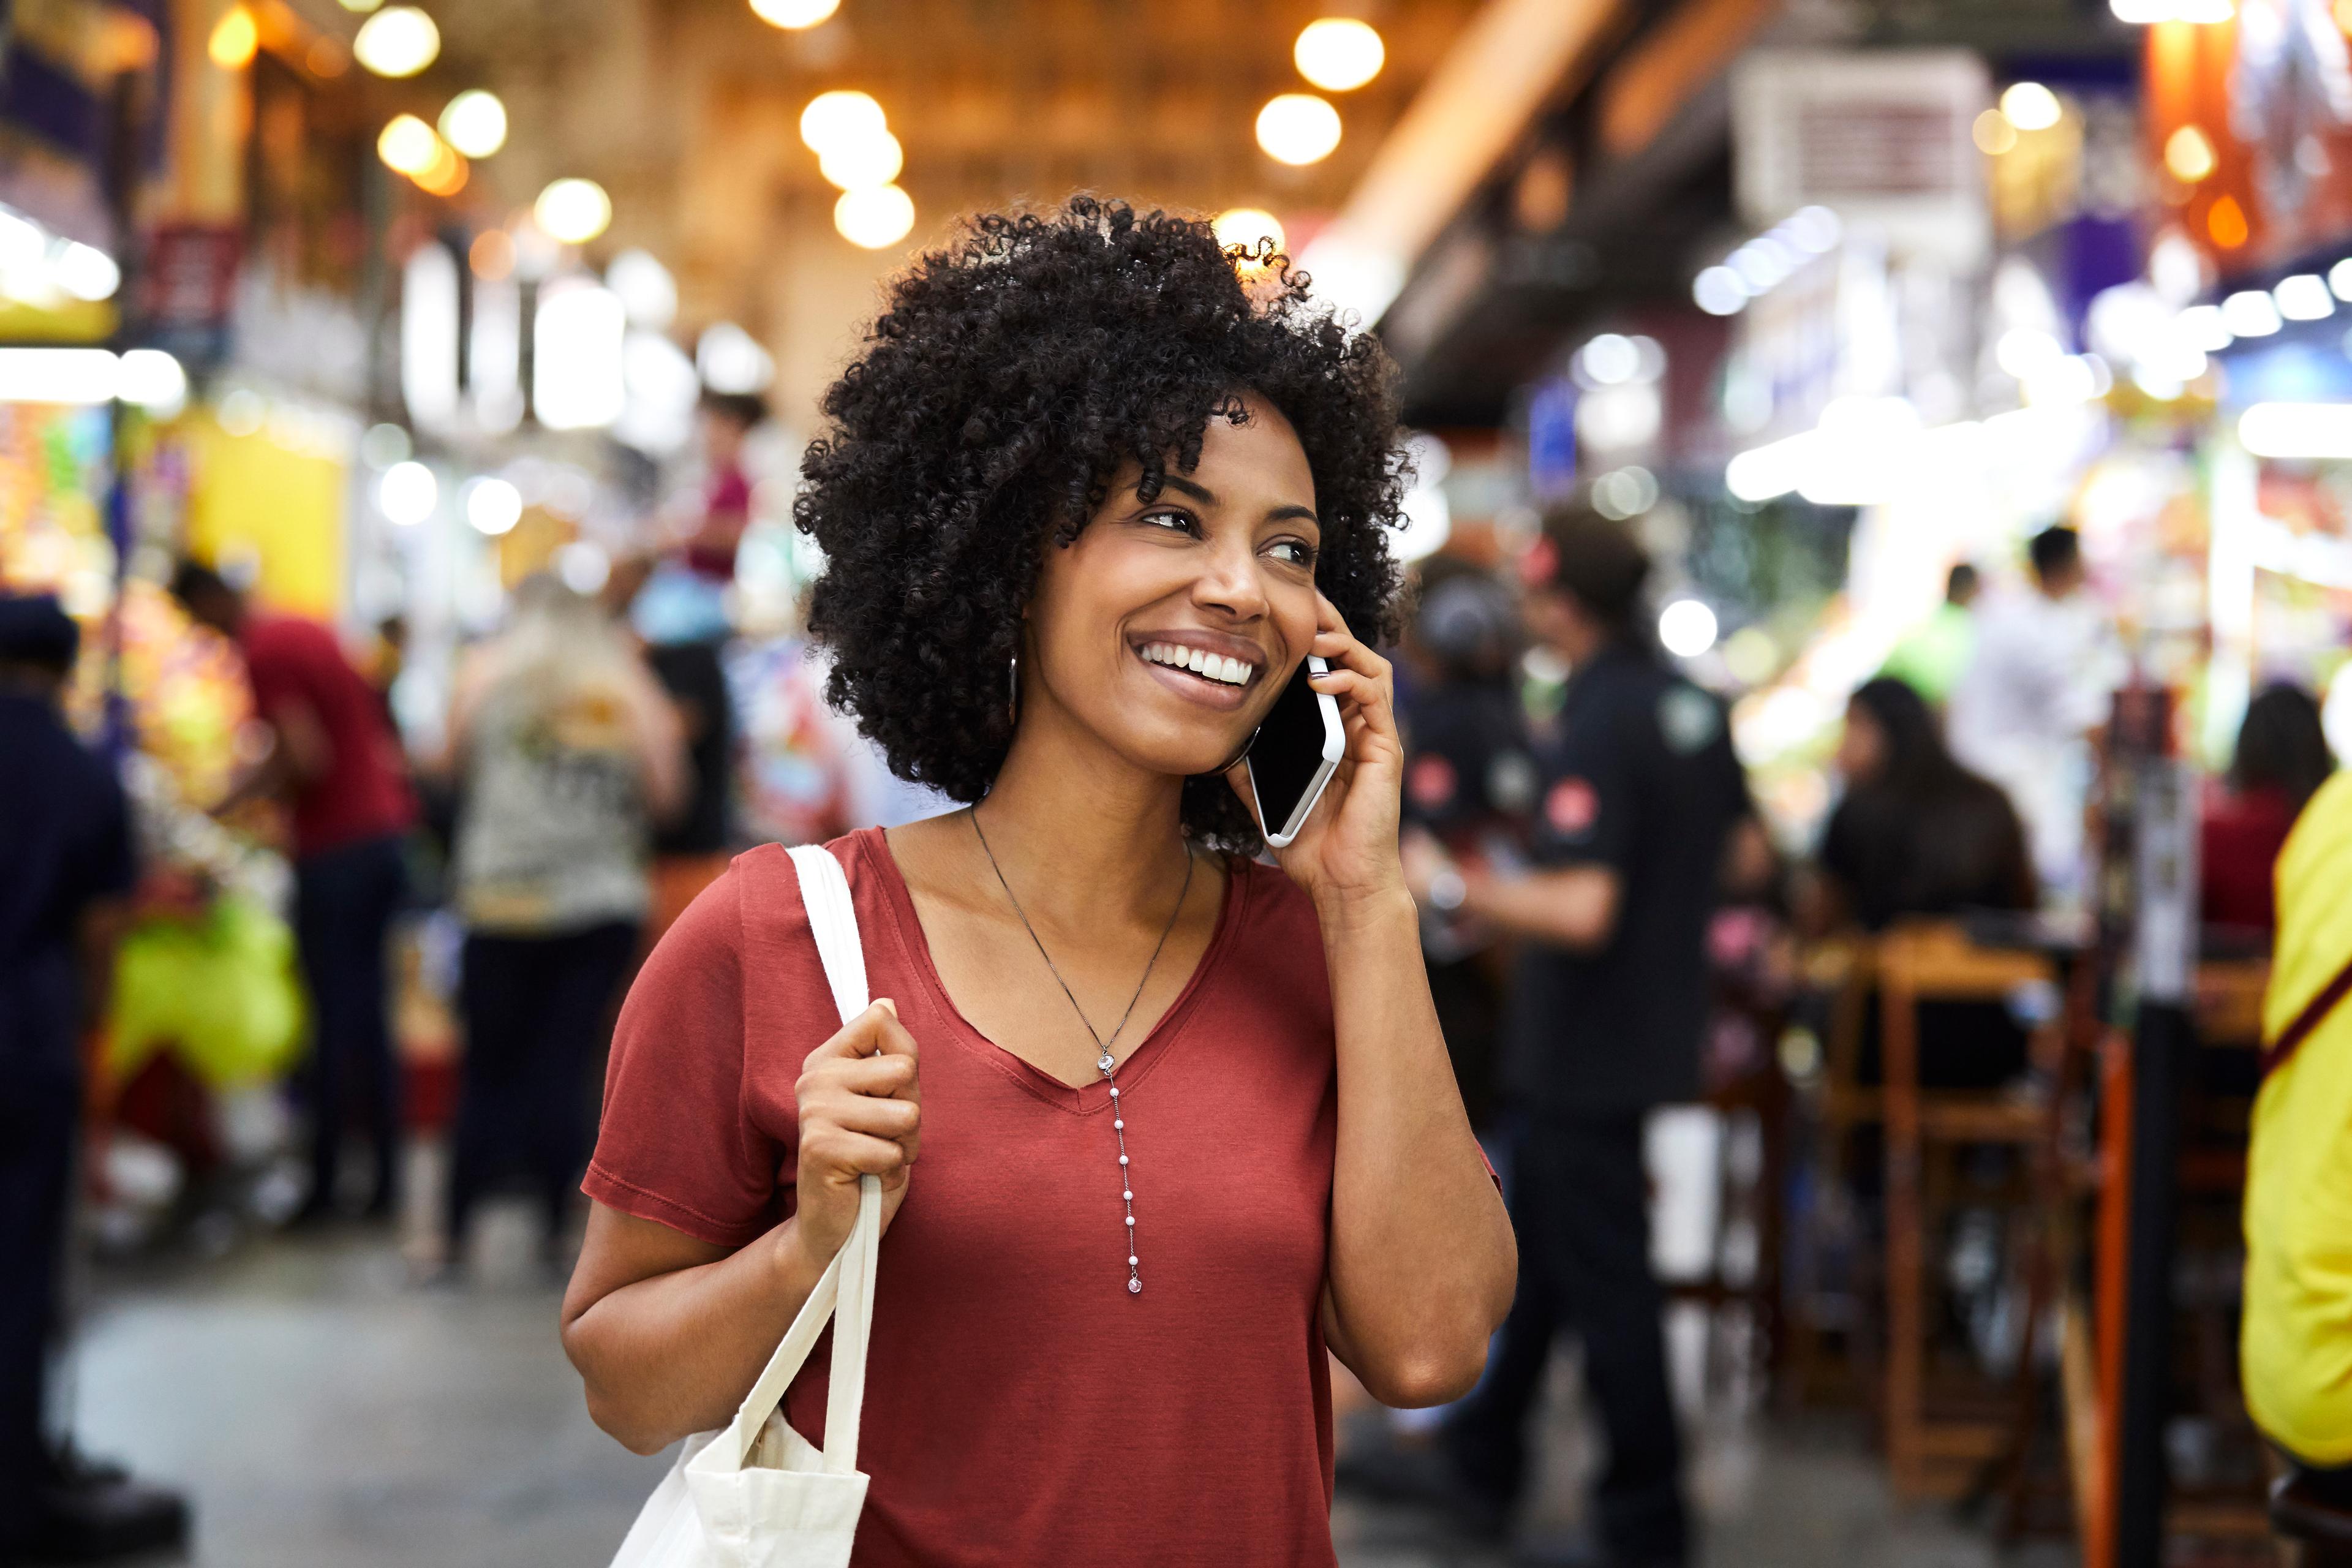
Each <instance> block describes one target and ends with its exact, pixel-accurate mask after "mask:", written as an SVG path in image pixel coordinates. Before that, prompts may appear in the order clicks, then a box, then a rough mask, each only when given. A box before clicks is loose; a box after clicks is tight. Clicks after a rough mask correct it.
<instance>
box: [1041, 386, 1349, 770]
mask: <svg viewBox="0 0 2352 1568" xmlns="http://www.w3.org/2000/svg"><path fill="white" fill-rule="evenodd" d="M1241 402H1242V405H1243V407H1244V409H1245V411H1246V419H1245V420H1244V423H1241V424H1238V425H1236V424H1234V423H1233V422H1231V421H1230V420H1228V419H1226V418H1223V417H1222V416H1216V417H1212V418H1211V419H1210V421H1209V425H1208V429H1207V432H1206V434H1205V435H1204V436H1203V437H1202V442H1201V460H1200V462H1199V464H1198V465H1197V466H1195V467H1194V468H1192V470H1191V471H1190V472H1186V473H1179V472H1176V471H1173V470H1172V469H1171V471H1170V472H1169V473H1168V474H1167V475H1166V477H1165V478H1164V479H1162V480H1161V482H1160V493H1159V495H1157V496H1156V497H1154V498H1153V499H1152V500H1148V501H1147V500H1143V499H1141V498H1140V497H1139V495H1138V494H1137V493H1136V486H1137V483H1138V481H1139V479H1140V478H1141V468H1140V465H1139V464H1135V463H1131V462H1130V463H1129V464H1128V465H1126V466H1125V467H1124V468H1121V470H1120V471H1119V472H1118V473H1116V474H1114V475H1112V477H1111V480H1110V486H1109V490H1108V498H1107V499H1106V500H1105V501H1104V502H1103V504H1102V506H1101V507H1100V508H1099V509H1098V510H1097V511H1096V512H1095V514H1094V516H1093V517H1092V518H1091V519H1090V520H1089V521H1088V522H1087V526H1086V528H1085V529H1084V530H1083V531H1081V532H1080V533H1079V534H1078V537H1077V540H1076V542H1074V543H1072V544H1070V545H1068V546H1066V547H1062V548H1053V549H1049V550H1048V551H1047V552H1046V554H1045V563H1044V566H1043V569H1042V570H1041V571H1040V573H1039V575H1038V580H1037V591H1036V593H1035V595H1034V597H1033V598H1032V599H1031V601H1030V605H1029V609H1028V614H1027V618H1026V624H1025V626H1024V636H1023V638H1022V660H1021V664H1022V668H1021V701H1022V706H1023V716H1022V717H1023V723H1024V726H1025V725H1026V724H1027V723H1029V722H1031V721H1033V717H1037V718H1043V717H1045V716H1047V715H1053V716H1056V717H1058V716H1059V715H1065V714H1066V715H1067V717H1068V718H1069V719H1070V720H1071V721H1075V722H1076V725H1077V726H1079V727H1080V728H1082V729H1084V730H1086V731H1089V732H1091V733H1092V734H1093V735H1094V736H1096V737H1097V738H1098V739H1099V740H1101V741H1102V742H1106V743H1107V744H1108V746H1109V747H1110V748H1111V750H1113V751H1114V752H1117V753H1118V754H1119V755H1120V756H1121V757H1124V758H1126V759H1127V760H1129V762H1131V763H1135V764H1137V765H1138V766H1140V767H1142V768H1145V769H1147V770H1149V771H1150V772H1153V773H1162V774H1179V775H1189V774H1193V773H1208V772H1210V771H1211V770H1213V769H1214V768H1215V767H1217V766H1218V765H1219V764H1221V763H1224V762H1226V761H1228V760H1230V759H1231V758H1232V757H1233V755H1234V752H1238V751H1239V750H1240V749H1241V747H1242V744H1243V742H1244V741H1246V740H1247V739H1248V738H1249V735H1250V732H1251V731H1253V730H1255V728H1256V727H1257V724H1258V721H1260V720H1261V719H1263V718H1264V717H1265V713H1266V710H1268V709H1270V708H1271V707H1273V705H1274V700H1275V698H1276V695H1277V694H1278V693H1279V692H1280V690H1281V689H1282V683H1283V682H1284V681H1285V680H1287V679H1289V677H1290V675H1291V672H1292V671H1293V670H1295V669H1296V668H1297V666H1298V662H1299V660H1300V659H1301V658H1305V657H1306V653H1307V646H1308V644H1310V643H1311V642H1312V641H1313V640H1314V637H1315V628H1316V612H1317V602H1316V601H1317V595H1316V591H1315V556H1316V552H1317V550H1318V547H1319V546H1320V544H1321V542H1322V530H1321V528H1320V527H1319V526H1318V522H1317V521H1316V514H1315V478H1314V474H1313V472H1312V471H1311V470H1310V469H1309V468H1308V467H1307V453H1306V449H1305V448H1304V447H1301V446H1300V445H1299V441H1298V436H1297V432H1296V431H1295V430H1293V429H1292V428H1291V425H1290V421H1289V420H1287V419H1286V418H1284V417H1283V416H1282V415H1281V413H1280V412H1279V411H1278V410H1276V408H1274V407H1273V406H1272V405H1269V404H1267V403H1265V402H1264V401H1263V400H1261V399H1258V398H1255V397H1246V396H1245V397H1244V398H1242V399H1241ZM1039 703H1043V704H1045V713H1044V714H1038V715H1033V713H1032V711H1031V710H1032V705H1034V704H1039Z"/></svg>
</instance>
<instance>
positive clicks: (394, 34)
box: [352, 5, 441, 77]
mask: <svg viewBox="0 0 2352 1568" xmlns="http://www.w3.org/2000/svg"><path fill="white" fill-rule="evenodd" d="M352 54H354V55H356V56H357V57H359V62H360V64H362V65H363V66H365V67H366V68H368V69H370V70H372V71H373V72H374V73H375V74H376V75H378V76H389V77H404V76H415V74H416V73H417V72H418V71H421V70H423V69H424V68H425V67H426V66H429V65H431V64H432V63H433V62H434V61H435V60H436V59H438V58H440V56H441V29H440V28H438V27H436V26H434V25H433V18H432V17H430V16H426V15H425V13H424V12H422V11H420V10H418V9H417V8H416V7H415V6H414V5H386V6H385V7H384V8H383V10H381V11H378V12H377V13H376V14H375V15H374V16H370V17H369V18H368V19H367V20H366V21H364V22H362V23H361V24H360V31H359V36H358V37H355V38H353V39H352Z"/></svg>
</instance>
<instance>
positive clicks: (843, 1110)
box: [793, 998, 923, 1268]
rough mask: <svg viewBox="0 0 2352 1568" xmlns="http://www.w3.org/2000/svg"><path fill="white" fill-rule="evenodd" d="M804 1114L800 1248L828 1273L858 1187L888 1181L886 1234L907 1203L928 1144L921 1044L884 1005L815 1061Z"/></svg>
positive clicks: (808, 1069)
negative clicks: (861, 1182) (911, 1177)
mask: <svg viewBox="0 0 2352 1568" xmlns="http://www.w3.org/2000/svg"><path fill="white" fill-rule="evenodd" d="M793 1097H794V1099H795V1100H796V1101H797V1103H798V1105H799V1108H800V1142H799V1148H798V1155H797V1163H798V1165H799V1181H798V1198H797V1202H796V1204H795V1206H794V1208H793V1233H794V1241H795V1244H796V1246H797V1247H798V1248H799V1249H800V1250H801V1252H802V1253H803V1255H804V1256H805V1257H806V1258H809V1260H810V1261H811V1262H813V1263H814V1264H815V1265H816V1267H818V1268H823V1267H824V1265H825V1264H826V1263H828V1262H830V1261H832V1259H833V1256H834V1254H835V1253H837V1252H839V1251H840V1250H841V1247H842V1244H843V1243H844V1242H845V1241H847V1240H848V1239H849V1232H850V1227H851V1226H853V1225H854V1224H856V1219H857V1179H858V1178H859V1177H860V1176H868V1175H872V1176H879V1177H881V1178H882V1228H883V1229H884V1230H885V1231H887V1230H888V1229H889V1228H890V1221H891V1219H892V1218H893V1217H894V1216H895V1215H897V1214H898V1205H900V1204H901V1203H904V1202H905V1201H906V1197H907V1176H908V1167H910V1166H912V1165H913V1164H914V1163H915V1154H916V1151H917V1148H918V1146H919V1144H920V1142H921V1141H922V1122H923V1111H922V1089H921V1083H920V1079H919V1075H918V1071H917V1064H916V1053H915V1037H914V1036H912V1035H910V1034H908V1032H907V1026H905V1025H904V1024H901V1023H900V1022H898V1008H897V1007H896V1006H895V1005H893V1004H892V1003H890V1002H889V1001H888V1000H887V998H886V999H878V1000H877V1001H876V1002H875V1003H874V1004H873V1005H871V1006H869V1007H867V1008H866V1011H864V1012H863V1013H860V1014H858V1015H857V1016H856V1017H855V1018H852V1019H850V1020H849V1022H847V1023H846V1024H844V1025H843V1026H841V1028H840V1030H839V1031H838V1032H837V1033H835V1035H834V1037H833V1038H831V1039H829V1040H827V1041H825V1043H824V1044H823V1045H821V1046H819V1047H817V1048H816V1049H814V1050H813V1051H811V1052H810V1053H809V1054H808V1057H807V1058H806V1059H805V1060H804V1061H803V1063H802V1064H801V1076H800V1080H799V1082H798V1083H796V1084H795V1085H794V1086H793Z"/></svg>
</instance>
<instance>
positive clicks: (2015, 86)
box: [2000, 81, 2066, 131]
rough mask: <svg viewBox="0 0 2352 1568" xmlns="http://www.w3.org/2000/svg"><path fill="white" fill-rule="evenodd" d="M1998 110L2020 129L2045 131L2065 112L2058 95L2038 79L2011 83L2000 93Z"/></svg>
mask: <svg viewBox="0 0 2352 1568" xmlns="http://www.w3.org/2000/svg"><path fill="white" fill-rule="evenodd" d="M2000 111H2001V112H2002V113H2003V114H2006V115H2008V116H2009V122H2010V123H2011V125H2014V126H2016V127H2017V128H2018V129H2019V130H2020V131H2047V130H2049V129H2050V128H2051V127H2052V126H2053V125H2055V124H2057V123H2058V121H2060V120H2061V119H2063V118H2064V116H2065V113H2066V110H2065V108H2064V106H2063V105H2062V104H2061V103H2059V101H2058V95H2057V94H2056V93H2054V92H2053V91H2051V90H2050V89H2048V88H2046V87H2044V86H2042V84H2041V83H2040V82H2038V81H2020V82H2012V83H2011V84H2010V87H2009V90H2008V91H2006V92H2004V93H2002V94H2001V95H2000Z"/></svg>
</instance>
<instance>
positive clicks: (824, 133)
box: [801, 89, 890, 153]
mask: <svg viewBox="0 0 2352 1568" xmlns="http://www.w3.org/2000/svg"><path fill="white" fill-rule="evenodd" d="M889 130H890V122H889V121H888V119H887V117H886V116H885V115H884V114H883V112H882V106H881V105H880V104H878V103H877V102H875V101H874V98H873V95H872V94H871V93H864V92H854V91H847V90H844V89H835V90H834V91H832V92H820V93H818V94H817V95H816V96H815V97H814V98H812V99H810V100H809V101H808V107H807V108H806V109H803V110H801V140H802V141H803V142H806V143H808V148H809V151H810V152H812V153H824V151H825V149H827V148H829V147H835V146H840V145H842V144H844V143H845V142H863V141H866V140H868V139H870V138H872V137H876V136H882V135H887V134H888V132H889Z"/></svg>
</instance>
